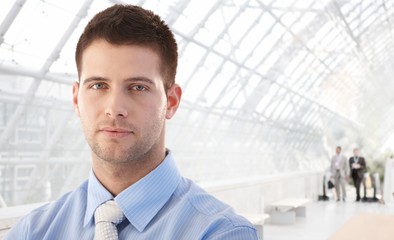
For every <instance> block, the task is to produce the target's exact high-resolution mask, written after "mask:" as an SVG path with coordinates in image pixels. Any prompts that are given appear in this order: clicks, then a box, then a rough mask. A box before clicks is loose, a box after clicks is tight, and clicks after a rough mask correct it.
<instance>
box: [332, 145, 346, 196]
mask: <svg viewBox="0 0 394 240" xmlns="http://www.w3.org/2000/svg"><path fill="white" fill-rule="evenodd" d="M341 151H342V148H341V147H340V146H338V147H337V148H336V150H335V152H336V153H335V155H334V156H333V157H332V158H331V178H333V179H334V185H335V192H336V195H337V201H340V200H341V191H340V188H341V190H342V200H343V201H346V182H347V181H348V178H349V177H348V176H349V166H348V163H347V161H346V160H347V159H346V157H345V156H343V155H342V154H341Z"/></svg>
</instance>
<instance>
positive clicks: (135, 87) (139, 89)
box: [132, 85, 146, 91]
mask: <svg viewBox="0 0 394 240" xmlns="http://www.w3.org/2000/svg"><path fill="white" fill-rule="evenodd" d="M132 89H133V90H136V91H145V90H146V87H144V86H142V85H136V86H133V87H132Z"/></svg>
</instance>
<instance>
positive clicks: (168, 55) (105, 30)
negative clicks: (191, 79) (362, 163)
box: [75, 4, 178, 89]
mask: <svg viewBox="0 0 394 240" xmlns="http://www.w3.org/2000/svg"><path fill="white" fill-rule="evenodd" d="M97 39H104V40H106V41H107V42H109V43H111V44H116V45H140V46H146V47H150V48H152V49H153V50H155V51H156V52H157V53H158V54H159V56H160V60H161V61H160V68H161V72H162V74H163V77H164V87H165V89H168V88H169V87H171V86H172V84H174V82H175V75H176V68H177V65H178V46H177V43H176V40H175V37H174V35H173V33H172V31H171V30H170V28H169V27H168V25H167V24H166V23H165V22H164V21H163V20H161V18H160V17H159V16H158V15H156V14H155V13H153V12H152V11H150V10H146V9H143V8H141V7H139V6H134V5H121V4H116V5H113V6H112V7H109V8H107V9H105V10H104V11H101V12H99V13H97V14H96V15H95V16H94V17H93V18H92V19H91V20H90V21H89V23H88V24H87V25H86V27H85V30H84V32H83V33H82V35H81V36H80V38H79V41H78V44H77V48H76V51H75V62H76V64H77V70H78V75H79V76H80V74H81V71H82V66H81V61H82V55H83V51H84V50H85V49H86V48H87V47H88V46H89V45H90V44H91V43H92V42H93V41H94V40H97Z"/></svg>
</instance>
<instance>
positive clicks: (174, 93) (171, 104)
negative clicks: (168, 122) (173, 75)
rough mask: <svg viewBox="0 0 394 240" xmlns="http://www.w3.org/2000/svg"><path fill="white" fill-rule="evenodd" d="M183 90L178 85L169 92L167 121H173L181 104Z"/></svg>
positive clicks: (174, 85) (173, 86)
mask: <svg viewBox="0 0 394 240" xmlns="http://www.w3.org/2000/svg"><path fill="white" fill-rule="evenodd" d="M181 97H182V89H181V87H180V86H179V85H178V84H173V85H172V86H171V87H170V88H169V89H168V90H167V113H166V119H171V118H172V117H173V116H174V115H175V113H176V110H177V109H178V106H179V104H180V102H181Z"/></svg>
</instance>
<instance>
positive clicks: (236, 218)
mask: <svg viewBox="0 0 394 240" xmlns="http://www.w3.org/2000/svg"><path fill="white" fill-rule="evenodd" d="M174 197H175V198H176V201H177V202H179V203H180V204H179V205H180V206H179V209H178V211H177V212H178V213H179V215H178V217H179V216H181V217H180V218H182V219H192V221H186V222H188V223H189V224H192V225H193V226H199V227H200V230H201V233H204V237H205V238H207V239H210V237H213V238H215V237H218V236H220V239H226V238H227V237H228V236H239V237H240V239H257V235H256V229H255V227H254V226H253V224H252V223H250V222H249V221H248V220H246V218H244V217H242V216H240V215H238V214H236V213H235V211H234V209H233V208H232V207H230V206H229V205H228V204H226V203H224V202H222V201H220V200H219V199H217V198H216V197H215V196H213V195H212V194H210V193H208V192H207V191H206V190H204V189H203V188H201V187H200V186H198V185H197V184H195V183H194V182H193V181H191V180H188V179H183V180H182V181H181V183H180V186H179V187H178V189H177V191H175V193H174ZM242 236H243V237H242Z"/></svg>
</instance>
